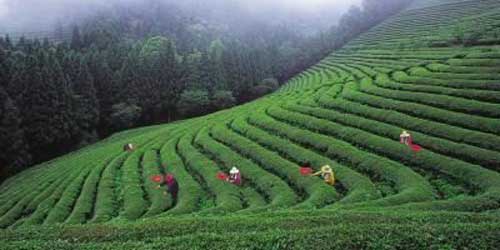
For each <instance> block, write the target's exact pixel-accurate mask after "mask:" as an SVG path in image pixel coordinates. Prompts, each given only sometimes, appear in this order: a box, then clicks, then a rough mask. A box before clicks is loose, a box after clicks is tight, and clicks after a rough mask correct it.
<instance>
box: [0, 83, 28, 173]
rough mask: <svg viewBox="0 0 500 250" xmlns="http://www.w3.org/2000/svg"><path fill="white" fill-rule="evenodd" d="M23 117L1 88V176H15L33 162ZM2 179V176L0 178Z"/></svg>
mask: <svg viewBox="0 0 500 250" xmlns="http://www.w3.org/2000/svg"><path fill="white" fill-rule="evenodd" d="M21 123H22V120H21V115H20V113H19V109H18V108H17V107H16V105H15V103H14V101H13V100H12V99H11V98H10V97H9V96H8V94H7V92H5V90H4V89H3V88H2V87H1V86H0V138H2V139H1V140H0V169H2V168H3V169H4V171H3V173H2V171H0V174H2V175H4V176H6V175H7V174H14V173H17V172H19V171H21V170H22V169H23V168H24V167H26V166H27V165H28V164H29V163H30V162H31V157H30V155H29V153H28V150H27V149H28V148H27V147H28V144H27V143H26V141H25V137H24V131H23V130H22V128H21ZM0 179H2V178H1V176H0Z"/></svg>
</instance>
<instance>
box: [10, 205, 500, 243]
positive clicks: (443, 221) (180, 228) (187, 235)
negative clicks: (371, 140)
mask: <svg viewBox="0 0 500 250" xmlns="http://www.w3.org/2000/svg"><path fill="white" fill-rule="evenodd" d="M309 213H310V212H309ZM277 215H279V216H278V217H270V216H259V217H256V216H249V217H231V218H220V219H217V220H216V219H199V218H198V219H183V220H179V219H171V218H169V219H163V220H157V222H149V221H148V223H147V225H145V224H141V225H135V226H131V225H127V226H95V227H92V228H90V229H88V228H81V227H74V228H53V229H48V230H47V233H45V234H43V233H41V232H40V230H39V229H31V230H26V231H22V232H17V233H14V232H2V236H5V237H2V239H1V240H0V243H1V244H2V246H3V248H4V249H68V250H74V249H89V250H90V249H92V250H94V249H108V250H113V249H121V250H126V249H162V248H165V247H168V249H287V250H288V249H297V250H298V249H325V248H326V249H377V250H378V249H436V250H437V249H485V250H489V249H492V250H493V249H496V247H497V245H498V244H500V223H499V222H498V220H497V218H495V217H494V216H489V217H486V216H485V217H478V218H475V217H474V216H471V215H469V214H462V215H459V214H445V213H435V214H428V213H400V214H397V216H395V215H388V214H385V213H345V212H341V211H337V212H335V213H332V212H329V215H318V216H303V215H302V216H301V215H299V214H294V213H291V214H288V215H286V214H277ZM479 218H480V219H479ZM488 220H489V221H488ZM325 221H328V222H329V223H327V224H326V223H325ZM325 224H326V225H325ZM318 225H323V226H318ZM152 228H154V230H152Z"/></svg>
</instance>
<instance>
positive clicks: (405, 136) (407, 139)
mask: <svg viewBox="0 0 500 250" xmlns="http://www.w3.org/2000/svg"><path fill="white" fill-rule="evenodd" d="M399 142H401V143H402V144H405V145H407V146H409V145H411V143H412V138H411V134H410V133H408V131H406V130H404V131H403V133H401V135H399Z"/></svg>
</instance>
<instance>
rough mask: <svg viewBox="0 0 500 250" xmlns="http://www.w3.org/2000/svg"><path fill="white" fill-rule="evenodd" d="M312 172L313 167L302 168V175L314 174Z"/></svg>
mask: <svg viewBox="0 0 500 250" xmlns="http://www.w3.org/2000/svg"><path fill="white" fill-rule="evenodd" d="M312 172H313V170H312V168H305V167H301V168H300V174H301V175H310V174H312Z"/></svg>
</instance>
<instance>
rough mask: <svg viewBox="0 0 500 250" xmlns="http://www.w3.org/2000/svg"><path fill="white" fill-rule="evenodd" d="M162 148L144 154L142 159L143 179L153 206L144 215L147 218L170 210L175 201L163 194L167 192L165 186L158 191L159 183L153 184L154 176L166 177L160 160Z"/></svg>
mask: <svg viewBox="0 0 500 250" xmlns="http://www.w3.org/2000/svg"><path fill="white" fill-rule="evenodd" d="M159 148H160V147H152V148H151V149H149V150H148V151H146V152H145V153H144V156H143V158H142V162H141V165H142V168H143V178H144V185H145V189H146V192H147V194H148V198H149V200H150V201H151V206H150V207H149V209H148V211H147V212H146V213H145V214H144V216H145V217H148V216H153V215H156V214H160V213H162V212H164V211H166V210H167V209H168V208H170V207H171V206H172V204H173V202H174V201H173V199H172V196H171V195H170V194H167V195H164V194H163V192H165V191H167V188H166V187H165V186H162V187H161V188H160V189H156V187H157V186H158V183H156V182H153V181H152V180H151V177H152V176H154V175H160V174H161V175H165V172H164V171H163V166H161V164H160V161H159V160H158V151H159Z"/></svg>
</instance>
